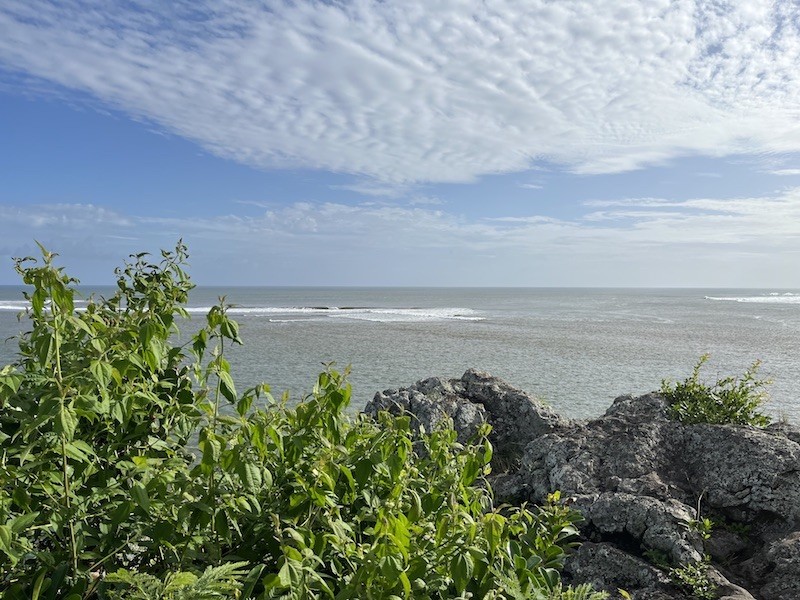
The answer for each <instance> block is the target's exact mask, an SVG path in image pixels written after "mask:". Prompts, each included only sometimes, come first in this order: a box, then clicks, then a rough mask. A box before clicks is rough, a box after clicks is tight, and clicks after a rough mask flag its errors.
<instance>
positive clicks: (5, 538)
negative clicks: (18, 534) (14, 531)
mask: <svg viewBox="0 0 800 600" xmlns="http://www.w3.org/2000/svg"><path fill="white" fill-rule="evenodd" d="M0 549H2V550H4V551H5V553H6V554H8V555H9V556H10V555H11V553H12V550H11V528H10V527H8V526H7V525H0Z"/></svg>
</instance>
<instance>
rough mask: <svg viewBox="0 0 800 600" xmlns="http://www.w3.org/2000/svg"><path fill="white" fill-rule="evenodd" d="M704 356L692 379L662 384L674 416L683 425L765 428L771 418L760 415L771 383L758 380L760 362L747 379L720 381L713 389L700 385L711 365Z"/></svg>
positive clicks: (732, 377) (724, 379) (712, 386)
mask: <svg viewBox="0 0 800 600" xmlns="http://www.w3.org/2000/svg"><path fill="white" fill-rule="evenodd" d="M708 359H709V355H708V354H704V355H703V356H701V357H700V360H699V361H698V362H697V364H696V365H695V367H694V369H693V371H692V375H691V376H689V377H687V378H686V379H684V380H683V381H682V382H678V383H676V384H674V385H673V384H671V383H669V382H667V381H662V382H661V393H662V394H663V395H664V397H665V398H666V399H667V402H668V403H669V405H670V408H669V410H670V414H671V416H672V417H673V418H674V419H677V420H678V421H680V422H682V423H687V424H695V423H710V424H718V425H728V424H730V425H755V426H757V427H764V426H765V425H767V424H769V417H767V416H766V415H764V414H763V413H761V412H759V408H760V407H761V405H762V404H763V403H764V402H765V401H766V399H767V395H766V392H765V389H764V388H765V387H766V386H767V385H768V384H769V383H770V382H769V381H768V380H763V379H757V374H758V368H759V366H760V362H759V361H756V362H755V363H753V365H752V366H751V367H750V368H749V369H747V370H746V371H745V373H744V375H743V376H741V377H735V376H728V377H724V378H722V379H718V380H717V382H716V383H715V384H713V385H710V386H709V385H706V384H704V383H701V382H700V369H701V368H702V366H703V365H704V364H705V363H706V362H707V361H708Z"/></svg>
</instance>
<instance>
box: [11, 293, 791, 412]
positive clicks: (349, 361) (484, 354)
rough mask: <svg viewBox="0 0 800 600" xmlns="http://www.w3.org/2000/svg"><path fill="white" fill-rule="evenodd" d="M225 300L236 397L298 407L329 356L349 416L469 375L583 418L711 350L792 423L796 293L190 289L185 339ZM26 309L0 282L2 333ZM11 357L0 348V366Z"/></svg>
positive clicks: (681, 372) (715, 366)
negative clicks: (754, 370) (757, 371)
mask: <svg viewBox="0 0 800 600" xmlns="http://www.w3.org/2000/svg"><path fill="white" fill-rule="evenodd" d="M97 291H98V292H100V293H104V292H105V293H109V292H110V290H103V289H98V290H97ZM223 295H224V296H226V298H227V301H228V302H229V303H232V304H234V305H235V306H234V308H233V309H231V314H232V316H233V318H235V319H236V320H237V321H238V322H239V324H240V326H241V333H242V338H243V339H244V342H245V343H244V345H243V346H241V347H235V348H233V349H232V350H231V352H230V355H229V357H230V360H231V362H232V365H233V371H234V376H235V378H236V381H237V387H239V388H240V389H243V388H244V387H246V386H249V385H253V384H255V383H258V382H261V381H264V382H267V383H269V384H270V385H271V387H272V390H273V393H274V394H275V395H278V394H279V393H280V392H282V391H283V390H288V391H289V393H290V395H291V397H292V398H294V399H300V398H302V397H303V395H305V394H307V393H308V392H309V391H310V390H311V387H312V385H313V383H314V379H315V375H316V373H318V372H319V371H320V370H321V369H322V368H323V363H328V362H335V363H336V365H337V366H339V367H344V366H345V365H351V367H352V375H351V378H350V380H351V382H352V384H353V405H352V408H353V410H358V409H360V408H361V407H363V405H364V404H365V403H366V402H367V401H368V400H369V399H370V398H371V397H372V395H373V394H374V393H375V392H376V391H378V390H384V389H390V388H398V387H402V386H407V385H410V384H411V383H413V382H415V381H417V380H418V379H422V378H425V377H429V376H433V375H436V376H444V377H458V376H460V375H461V374H462V373H463V372H464V370H466V369H467V368H469V367H476V368H479V369H482V370H485V371H488V372H490V373H492V374H494V375H497V376H499V377H502V378H504V379H505V380H506V381H508V382H509V383H511V384H512V385H515V386H517V387H519V388H522V389H524V390H526V391H528V392H531V393H533V394H534V395H536V396H538V397H540V398H542V399H543V400H545V401H546V402H548V403H549V404H551V405H553V406H554V407H555V408H556V409H558V410H559V411H561V412H562V413H563V414H565V415H567V416H570V417H576V418H588V417H594V416H599V415H600V414H602V413H603V412H604V410H605V409H606V408H607V407H608V405H609V404H610V403H611V401H612V400H613V398H614V397H616V396H618V395H620V394H625V393H632V394H640V393H644V392H648V391H652V390H654V389H657V388H659V387H660V384H661V380H662V379H664V378H666V379H671V380H675V379H678V378H683V377H685V376H687V375H688V374H689V373H690V371H691V369H692V367H693V365H694V364H695V363H696V362H697V359H698V357H699V356H700V355H701V354H704V353H710V354H711V355H712V358H711V361H710V363H709V365H708V366H707V368H706V377H707V378H708V379H712V378H716V377H717V376H722V375H727V374H730V373H741V372H743V371H744V370H745V369H746V368H747V367H748V366H749V365H750V364H752V362H753V361H754V360H756V359H760V360H761V361H762V374H763V375H764V376H768V377H769V378H771V379H772V380H773V382H774V383H773V384H772V385H771V386H770V396H771V399H770V402H769V404H768V405H767V410H768V412H769V413H771V414H772V415H773V416H774V417H785V418H788V419H789V420H790V421H792V422H795V423H800V359H798V356H800V353H799V352H798V351H799V350H800V293H798V291H797V290H782V289H780V290H772V289H770V290H752V289H750V290H731V289H724V290H713V289H594V288H593V289H572V288H569V289H552V288H532V289H527V288H526V289H509V288H469V289H467V288H463V289H462V288H226V289H222V288H210V287H200V288H196V289H195V290H193V292H192V295H191V298H190V303H189V311H190V313H191V315H192V319H191V320H189V321H188V322H186V323H183V324H182V325H181V328H182V330H183V332H184V334H188V333H191V332H192V331H193V330H194V329H196V328H199V327H200V326H201V325H202V323H203V316H204V313H205V312H206V311H207V310H208V308H210V307H211V306H212V305H213V304H214V303H215V302H216V301H217V298H218V297H219V296H223ZM24 308H25V304H24V302H23V300H22V294H21V288H18V287H0V339H2V340H6V338H8V337H10V336H14V335H16V334H18V333H19V332H20V331H24V330H25V329H26V323H25V320H24V318H23V320H22V321H19V320H18V318H17V315H18V313H19V312H20V311H21V310H24ZM15 350H16V342H15V341H14V340H13V339H11V340H6V341H4V342H2V343H0V362H2V364H6V363H8V362H10V361H12V360H13V358H14V353H15Z"/></svg>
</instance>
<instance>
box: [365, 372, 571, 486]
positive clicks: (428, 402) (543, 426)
mask: <svg viewBox="0 0 800 600" xmlns="http://www.w3.org/2000/svg"><path fill="white" fill-rule="evenodd" d="M380 411H388V412H390V413H392V414H403V413H404V414H410V415H412V416H413V418H414V420H415V421H416V423H417V427H418V429H419V430H424V431H428V432H429V431H432V430H433V429H435V428H437V427H439V426H441V424H442V423H443V422H445V421H446V420H447V419H451V420H452V422H453V428H454V429H455V430H456V432H457V433H458V440H459V441H460V442H462V443H463V442H467V441H469V439H470V438H472V437H473V436H474V435H475V434H476V432H477V431H478V428H479V427H480V426H481V425H482V424H483V423H485V422H488V423H490V424H491V426H492V433H491V435H490V436H489V439H490V441H491V442H492V445H493V446H494V447H495V459H494V460H493V466H494V467H495V470H498V471H505V470H507V469H508V467H509V466H510V465H513V464H514V463H515V462H516V461H517V460H518V459H519V458H520V457H521V456H522V453H523V451H524V449H525V446H526V445H527V444H528V443H529V442H530V441H531V440H532V439H534V438H536V437H538V436H540V435H544V434H545V433H550V432H552V431H555V430H557V429H559V428H563V427H566V426H567V425H568V424H569V423H570V421H569V420H567V419H564V418H563V417H561V416H560V415H558V413H556V412H555V411H554V410H553V409H551V408H550V407H548V406H545V405H544V404H542V403H541V402H539V401H538V400H536V399H535V398H533V397H532V396H530V395H528V394H526V393H525V392H522V391H520V390H518V389H517V388H514V387H512V386H510V385H508V384H507V383H505V382H504V381H502V380H501V379H498V378H496V377H492V376H491V375H488V374H486V373H483V372H481V371H476V370H474V369H470V370H468V371H467V372H466V373H464V375H463V376H462V377H461V378H460V379H450V380H447V379H441V378H439V377H431V378H429V379H423V380H422V381H418V382H417V383H415V384H413V385H411V386H409V387H407V388H401V389H399V390H386V391H383V392H378V393H376V394H375V396H374V398H373V399H372V400H371V401H370V402H369V403H368V404H367V406H366V407H365V408H364V412H365V413H367V414H369V415H373V416H374V415H376V414H377V413H378V412H380Z"/></svg>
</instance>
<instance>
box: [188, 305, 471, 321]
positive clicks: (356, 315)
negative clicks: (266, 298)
mask: <svg viewBox="0 0 800 600" xmlns="http://www.w3.org/2000/svg"><path fill="white" fill-rule="evenodd" d="M210 308H211V307H210V306H197V307H190V308H188V309H187V311H188V312H189V313H206V312H208V310H209V309H210ZM228 313H229V314H230V315H233V316H235V315H248V316H259V315H264V316H267V317H271V318H270V321H272V322H296V321H309V320H322V319H326V320H327V319H353V320H358V321H375V322H379V323H391V322H415V323H418V322H421V321H483V320H485V319H486V317H483V316H481V315H480V314H479V313H478V311H475V310H473V309H471V308H383V307H381V308H377V307H368V306H342V307H339V306H284V307H279V306H252V307H248V306H234V307H232V308H230V309H229V311H228ZM281 317H285V318H281ZM298 317H300V318H298Z"/></svg>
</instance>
